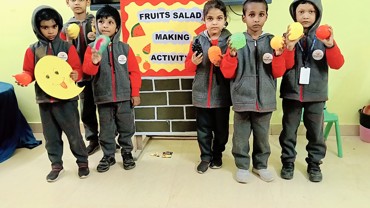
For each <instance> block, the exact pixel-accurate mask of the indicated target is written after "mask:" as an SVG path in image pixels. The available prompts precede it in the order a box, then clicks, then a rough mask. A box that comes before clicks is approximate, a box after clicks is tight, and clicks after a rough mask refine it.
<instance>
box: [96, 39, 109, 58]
mask: <svg viewBox="0 0 370 208" xmlns="http://www.w3.org/2000/svg"><path fill="white" fill-rule="evenodd" d="M109 43H110V38H109V37H108V36H106V35H99V37H97V38H96V40H95V43H94V48H95V49H96V50H97V51H98V53H99V54H102V53H103V52H104V51H105V50H106V49H107V47H108V45H109Z"/></svg>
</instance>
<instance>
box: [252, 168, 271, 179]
mask: <svg viewBox="0 0 370 208" xmlns="http://www.w3.org/2000/svg"><path fill="white" fill-rule="evenodd" d="M252 172H253V173H255V174H257V175H258V176H259V177H260V178H261V179H262V180H263V181H265V182H271V181H273V180H274V176H273V175H272V173H271V172H270V171H269V170H267V169H259V170H257V169H255V168H253V169H252Z"/></svg>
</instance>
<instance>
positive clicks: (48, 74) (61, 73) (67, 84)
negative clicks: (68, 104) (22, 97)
mask: <svg viewBox="0 0 370 208" xmlns="http://www.w3.org/2000/svg"><path fill="white" fill-rule="evenodd" d="M71 72H72V68H71V66H70V65H69V64H68V63H67V62H66V61H64V60H62V59H60V58H58V57H56V56H50V55H47V56H44V57H43V58H41V59H40V60H39V61H38V62H37V64H36V66H35V78H36V81H37V84H38V85H39V86H40V88H41V89H42V90H43V91H44V92H45V93H46V94H48V95H50V96H52V97H55V98H58V99H62V100H67V99H70V98H73V97H75V96H77V95H79V94H80V93H81V92H82V90H83V89H84V87H82V88H81V87H78V86H77V85H76V84H75V81H73V80H72V79H71V77H70V74H71Z"/></svg>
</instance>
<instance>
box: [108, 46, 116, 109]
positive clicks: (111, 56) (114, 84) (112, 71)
mask: <svg viewBox="0 0 370 208" xmlns="http://www.w3.org/2000/svg"><path fill="white" fill-rule="evenodd" d="M112 47H113V46H112V44H109V65H110V68H111V77H112V96H113V102H116V101H117V95H116V76H115V73H116V72H115V69H114V61H113V50H112Z"/></svg>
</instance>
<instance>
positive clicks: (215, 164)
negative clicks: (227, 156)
mask: <svg viewBox="0 0 370 208" xmlns="http://www.w3.org/2000/svg"><path fill="white" fill-rule="evenodd" d="M209 167H210V168H212V169H219V168H221V167H222V159H213V160H212V161H211V163H210V164H209Z"/></svg>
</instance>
